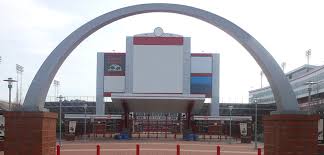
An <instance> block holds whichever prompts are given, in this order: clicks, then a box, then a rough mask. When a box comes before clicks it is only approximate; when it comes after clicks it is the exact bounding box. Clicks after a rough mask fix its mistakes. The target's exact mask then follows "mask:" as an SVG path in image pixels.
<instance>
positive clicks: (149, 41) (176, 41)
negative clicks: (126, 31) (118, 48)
mask: <svg viewBox="0 0 324 155" xmlns="http://www.w3.org/2000/svg"><path fill="white" fill-rule="evenodd" d="M133 44H134V45H183V37H134V38H133Z"/></svg>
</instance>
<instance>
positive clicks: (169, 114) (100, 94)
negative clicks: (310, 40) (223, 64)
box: [4, 3, 319, 155]
mask: <svg viewBox="0 0 324 155" xmlns="http://www.w3.org/2000/svg"><path fill="white" fill-rule="evenodd" d="M150 12H167V13H177V14H182V15H186V16H190V17H194V18H197V19H200V20H201V21H204V22H207V23H209V24H211V25H213V26H215V27H217V28H219V29H221V30H223V31H224V32H226V33H227V34H228V35H230V36H231V37H232V38H233V39H235V40H236V41H238V42H239V43H240V44H241V45H242V46H243V47H244V48H245V49H246V50H247V51H248V52H249V53H250V54H251V55H252V57H253V58H254V59H255V60H256V61H257V63H258V64H259V66H260V68H261V69H262V71H263V72H264V74H265V76H266V77H267V79H268V81H269V84H270V87H271V89H272V92H273V98H274V100H275V101H276V102H275V104H276V111H273V112H272V113H271V114H270V115H268V116H265V117H263V123H262V124H263V127H264V133H263V136H262V137H264V144H259V145H258V146H256V145H255V146H254V145H253V144H251V142H252V140H253V139H254V138H255V139H257V136H255V137H254V138H253V139H252V135H253V133H254V134H255V135H257V134H258V133H257V129H256V128H257V121H255V122H253V123H254V126H253V125H252V116H232V110H233V108H234V107H233V106H228V109H229V114H228V115H226V116H220V104H219V85H220V81H219V79H220V78H219V77H220V71H219V62H220V56H219V54H218V53H195V51H191V38H190V37H187V36H182V35H180V34H173V33H165V32H164V31H163V29H162V28H160V27H157V28H156V29H154V32H153V33H142V34H135V35H133V36H127V37H126V51H125V52H120V53H116V52H113V53H97V78H96V85H97V87H96V102H95V113H88V112H87V110H88V103H83V106H82V108H83V109H84V112H82V113H73V114H67V113H65V114H64V115H63V114H62V111H61V106H62V102H63V100H62V99H63V98H64V97H62V96H60V101H59V105H60V106H59V113H54V112H48V109H46V108H45V107H44V105H45V99H46V96H47V93H48V90H49V87H50V85H51V82H52V80H53V79H54V77H55V75H56V73H57V72H58V70H59V68H60V67H61V65H62V64H63V62H64V61H65V59H66V58H67V57H68V56H69V55H70V54H71V52H72V51H73V49H74V48H76V47H77V46H78V45H79V44H80V43H81V42H82V41H83V40H85V39H86V38H87V37H89V36H90V35H91V34H92V33H94V32H95V31H97V30H99V29H100V28H102V27H104V26H106V25H108V24H110V23H112V22H114V21H117V20H119V19H122V18H125V17H128V16H132V15H136V14H143V13H150ZM106 98H110V99H111V101H109V102H105V100H106ZM207 98H208V99H210V101H211V102H210V103H208V104H209V106H208V107H209V108H208V109H207V111H206V112H205V113H203V114H201V113H199V112H198V111H200V110H201V109H202V108H203V107H206V106H204V104H206V103H205V100H206V99H207ZM111 105H113V106H114V107H116V109H119V111H120V113H119V114H113V113H109V109H107V107H109V106H111ZM256 106H257V104H256ZM71 108H74V107H71ZM4 116H5V120H6V126H5V141H4V151H5V155H22V154H26V155H54V154H57V155H90V154H97V155H99V154H102V155H105V154H107V155H108V154H114V155H115V154H117V155H119V154H120V155H125V154H126V155H128V154H135V153H136V155H139V154H143V155H146V154H151V155H155V154H156V155H168V154H177V155H180V154H182V155H199V154H206V155H207V154H216V153H217V155H238V154H246V155H253V154H254V155H255V154H258V155H260V154H261V153H262V152H259V151H260V149H261V150H263V146H264V154H265V155H288V154H294V155H295V154H296V155H297V154H299V155H317V153H318V142H317V130H318V126H317V125H318V120H319V116H318V115H311V114H306V113H304V112H302V111H301V110H300V109H299V107H298V103H297V98H296V95H295V94H294V92H293V90H292V87H291V85H290V84H289V81H288V79H287V78H286V77H285V75H284V73H283V71H282V70H281V68H280V66H279V65H278V64H277V62H276V61H275V60H274V58H273V57H272V56H271V55H270V53H269V52H268V51H267V50H266V49H265V48H264V47H263V46H262V45H261V44H260V43H259V42H258V41H257V40H256V39H254V38H253V37H252V36H251V35H250V34H249V33H247V32H246V31H244V30H243V29H241V28H240V27H238V26H237V25H235V24H234V23H232V22H230V21H228V20H226V19H225V18H223V17H220V16H218V15H216V14H213V13H211V12H208V11H205V10H201V9H198V8H194V7H190V6H185V5H178V4H163V3H153V4H141V5H134V6H129V7H125V8H121V9H117V10H115V11H112V12H109V13H106V14H103V15H102V16H99V17H97V18H95V19H93V20H91V21H89V22H88V23H86V24H84V25H82V26H81V27H80V28H78V29H77V30H76V31H74V32H72V33H71V34H70V35H69V36H68V37H66V38H65V39H64V40H63V41H62V42H61V43H60V44H59V45H58V46H57V47H56V48H55V49H54V50H53V51H52V53H51V54H50V55H49V56H48V57H47V59H46V60H45V61H44V63H43V64H42V66H41V68H40V69H39V71H38V72H37V74H36V76H35V77H34V79H33V81H32V83H31V85H30V87H29V89H28V92H27V94H26V98H25V100H24V104H23V108H22V109H20V110H17V111H8V112H5V113H4ZM255 117H257V114H255ZM57 120H59V121H57ZM255 120H257V118H256V119H255ZM56 125H58V126H56ZM25 126H28V130H26V129H25V128H24V127H25ZM62 129H63V130H62ZM58 131H59V133H58ZM305 131H307V132H305ZM63 139H64V140H63ZM58 144H59V145H58ZM55 145H57V146H55ZM97 145H98V146H97ZM256 147H259V148H260V149H257V148H256ZM99 148H100V150H99ZM59 150H60V151H59ZM219 151H220V154H219Z"/></svg>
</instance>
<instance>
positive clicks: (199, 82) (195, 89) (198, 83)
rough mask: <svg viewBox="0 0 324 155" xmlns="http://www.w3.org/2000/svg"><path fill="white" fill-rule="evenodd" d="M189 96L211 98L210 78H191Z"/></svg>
mask: <svg viewBox="0 0 324 155" xmlns="http://www.w3.org/2000/svg"><path fill="white" fill-rule="evenodd" d="M190 93H191V94H206V97H211V96H212V77H204V76H195V77H191V82H190Z"/></svg>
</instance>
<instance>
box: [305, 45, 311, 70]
mask: <svg viewBox="0 0 324 155" xmlns="http://www.w3.org/2000/svg"><path fill="white" fill-rule="evenodd" d="M311 55H312V49H308V50H307V51H306V52H305V56H306V58H307V65H308V66H307V72H308V71H309V58H310V56H311Z"/></svg>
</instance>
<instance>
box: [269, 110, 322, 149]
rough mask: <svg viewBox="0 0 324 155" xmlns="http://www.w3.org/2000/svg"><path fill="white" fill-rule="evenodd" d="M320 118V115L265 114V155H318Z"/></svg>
mask: <svg viewBox="0 0 324 155" xmlns="http://www.w3.org/2000/svg"><path fill="white" fill-rule="evenodd" d="M318 119H319V116H318V115H299V114H275V115H269V116H265V117H264V118H263V123H264V124H263V125H264V155H290V154H291V155H317V154H318V150H317V149H318V148H317V131H318V129H317V128H318V127H317V123H318Z"/></svg>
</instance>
